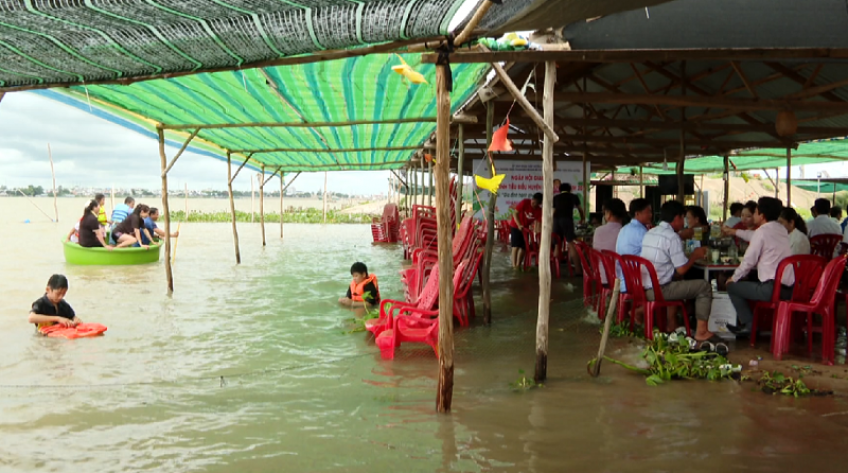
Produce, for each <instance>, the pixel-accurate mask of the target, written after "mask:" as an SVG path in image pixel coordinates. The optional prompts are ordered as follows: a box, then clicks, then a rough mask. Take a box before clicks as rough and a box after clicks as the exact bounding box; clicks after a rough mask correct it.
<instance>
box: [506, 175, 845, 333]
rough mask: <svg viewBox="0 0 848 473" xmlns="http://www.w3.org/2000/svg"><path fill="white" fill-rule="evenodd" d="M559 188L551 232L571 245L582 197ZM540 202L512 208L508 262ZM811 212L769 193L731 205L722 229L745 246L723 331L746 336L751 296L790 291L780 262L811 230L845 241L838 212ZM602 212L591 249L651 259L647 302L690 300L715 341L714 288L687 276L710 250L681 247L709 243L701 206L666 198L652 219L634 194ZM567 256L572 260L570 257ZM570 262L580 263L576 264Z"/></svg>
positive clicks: (700, 325) (673, 321)
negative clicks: (804, 214) (730, 320)
mask: <svg viewBox="0 0 848 473" xmlns="http://www.w3.org/2000/svg"><path fill="white" fill-rule="evenodd" d="M560 190H561V192H560V193H559V194H557V195H556V196H555V197H554V204H553V205H554V208H555V210H554V232H555V233H557V234H560V235H561V237H562V238H563V239H564V240H565V241H567V242H569V243H571V242H573V241H574V239H575V235H574V216H573V209H574V208H577V209H578V210H579V211H580V220H581V221H583V220H584V217H585V216H584V214H583V210H582V208H581V206H580V200H579V198H578V197H577V196H576V195H573V194H571V193H570V192H569V191H570V186H568V184H562V187H561V188H560ZM558 199H559V201H558ZM558 204H559V205H558ZM541 205H542V196H541V194H536V195H534V196H533V198H532V199H525V200H524V201H522V202H520V203H519V204H517V205H516V207H515V213H514V214H513V216H512V218H511V219H510V222H509V223H510V227H511V229H512V230H511V233H510V241H511V246H512V247H513V248H512V262H513V266H516V267H517V266H518V262H519V261H520V259H519V258H520V255H521V253H522V250H523V248H524V238H523V234H522V230H523V229H524V228H527V227H529V228H532V226H533V225H535V224H536V223H537V222H538V221H540V219H541ZM811 210H812V212H813V216H814V218H813V219H812V220H810V221H809V222H805V221H804V220H803V219H802V218H801V217H800V216H799V215H798V213H797V212H796V211H795V210H794V209H793V208H791V207H784V206H783V203H782V202H781V200H779V199H776V198H774V197H761V198H759V200H758V201H756V202H754V201H749V202H747V203H745V204H742V203H734V204H732V205H731V206H730V212H731V215H732V216H731V217H730V218H728V219H727V221H725V222H724V225H723V226H722V228H721V230H722V234H723V235H726V236H732V237H735V240H736V242H738V243H739V244H740V246H742V247H743V248H744V247H745V246H747V249H746V250H745V251H744V256H743V257H742V259H741V261H740V262H739V265H738V267H736V268H735V270H734V271H733V275H732V276H731V277H730V278H729V279H727V281H726V288H727V294H728V296H729V298H730V301H731V303H732V304H733V307H734V309H735V310H736V315H737V322H736V325H735V326H728V329H729V330H731V331H732V332H734V333H735V334H736V336H737V337H747V336H749V335H750V333H751V324H752V322H753V313H752V310H751V306H750V304H749V302H750V301H768V300H771V297H772V294H773V291H774V285H775V284H776V283H777V284H781V286H782V287H781V290H780V293H781V298H782V299H789V298H790V297H791V296H792V287H793V285H794V283H795V275H794V273H793V272H792V269H791V268H789V269H788V270H787V271H785V272H784V274H783V277H782V281H779V282H775V277H776V272H777V268H778V265H779V264H780V262H781V261H782V260H783V259H784V258H787V257H789V256H792V255H798V254H809V253H810V240H809V239H810V238H812V237H814V236H816V235H821V234H829V233H833V234H839V235H843V238H844V241H846V242H848V232H846V231H844V229H843V227H844V226H845V223H848V219H846V221H845V222H843V223H842V225H840V223H839V221H838V218H839V217H840V216H841V215H834V216H833V217H831V210H832V209H831V205H830V202H829V201H828V200H826V199H818V200H816V202H815V206H814V207H813V209H811ZM839 213H840V214H841V210H840V212H839ZM603 217H604V222H605V223H604V224H603V225H601V226H600V227H598V228H596V229H595V232H594V236H593V239H592V247H593V248H594V249H596V250H598V251H602V250H609V251H614V252H615V253H618V254H619V255H622V256H623V255H635V256H641V257H642V258H645V259H646V260H648V261H649V262H650V263H651V264H652V265H653V266H654V269H655V271H656V275H657V282H658V283H659V285H660V287H659V288H654V287H652V282H651V280H650V278H647V277H643V278H642V281H643V286H644V287H645V293H646V297H647V298H648V300H654V298H655V296H654V291H656V290H657V289H659V290H660V291H661V292H662V295H663V298H664V299H665V300H671V301H677V300H682V301H690V300H694V306H695V318H696V320H697V329H696V331H695V334H694V338H695V340H697V341H708V340H712V341H715V340H716V339H715V334H713V333H711V332H710V331H709V330H708V321H709V318H710V313H711V309H712V299H713V295H712V291H713V289H712V286H711V284H710V283H709V282H708V281H707V280H706V279H704V278H703V275H701V276H700V277H690V278H687V277H686V276H687V273H690V270H691V269H692V267H693V266H694V265H695V264H696V263H697V262H699V261H702V260H704V259H705V257H706V255H707V251H708V247H707V245H706V244H700V245H699V246H700V247H697V248H695V249H693V251H692V252H691V253H689V254H688V255H687V254H686V252H685V251H684V241H685V240H691V239H694V238H695V237H696V236H699V238H700V239H701V243H706V241H707V239H708V238H709V235H710V225H709V223H708V221H707V216H706V213H705V212H704V209H703V208H701V207H698V206H684V205H683V204H682V203H680V202H678V201H675V200H671V201H667V202H665V203H664V204H663V205H662V206H661V207H660V209H659V222H658V223H657V224H654V209H653V208H652V206H651V204H650V202H649V201H648V200H646V199H642V198H637V199H633V200H632V201H631V202H630V208H629V213H628V212H627V211H626V207H625V204H624V202H623V201H622V200H620V199H616V198H613V199H609V200H607V201H606V202H605V203H604V205H603ZM568 246H569V253H572V247H573V245H568ZM696 246H698V245H696ZM569 258H570V259H571V260H572V261H574V262H575V263H576V261H575V260H576V259H575V258H572V255H569ZM575 266H576V267H579V264H576V265H575ZM643 274H644V273H643ZM616 276H617V278H618V279H619V280H620V281H621V286H620V287H621V292H623V293H626V292H627V287H626V284H625V282H624V275H623V274H622V270H621V268H620V267H616ZM690 276H691V273H690ZM667 317H668V320H667V326H668V327H669V328H670V329H673V328H674V327H677V326H678V323H677V312H676V311H674V310H669V311H668V315H667Z"/></svg>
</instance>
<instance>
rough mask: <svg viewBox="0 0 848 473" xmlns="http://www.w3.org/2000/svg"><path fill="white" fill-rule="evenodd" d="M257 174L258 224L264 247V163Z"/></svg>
mask: <svg viewBox="0 0 848 473" xmlns="http://www.w3.org/2000/svg"><path fill="white" fill-rule="evenodd" d="M260 167H261V168H262V174H259V224H260V225H261V226H262V247H263V248H264V247H265V165H264V164H263V165H262V166H260Z"/></svg>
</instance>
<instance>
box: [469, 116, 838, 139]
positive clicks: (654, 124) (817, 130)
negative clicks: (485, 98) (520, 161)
mask: <svg viewBox="0 0 848 473" xmlns="http://www.w3.org/2000/svg"><path fill="white" fill-rule="evenodd" d="M510 122H511V123H513V124H515V122H513V121H512V120H510ZM556 124H557V125H560V126H572V127H582V126H585V127H587V128H598V127H602V128H639V129H653V130H658V131H662V130H680V129H683V130H687V131H689V130H700V131H708V130H714V131H727V132H733V131H739V132H769V131H774V124H773V123H763V124H760V125H757V124H749V123H739V124H736V123H708V122H699V121H693V120H691V119H689V120H687V121H686V122H680V121H659V120H630V119H614V120H613V119H601V118H596V119H593V118H590V119H586V120H585V121H584V120H583V119H582V118H561V117H557V118H556ZM469 128H470V127H466V131H469V130H468V129H469ZM478 130H479V131H482V128H471V130H470V131H472V132H478ZM808 133H809V134H832V135H831V136H845V135H848V127H831V126H799V127H798V131H797V133H796V135H801V134H808ZM569 136H570V135H569Z"/></svg>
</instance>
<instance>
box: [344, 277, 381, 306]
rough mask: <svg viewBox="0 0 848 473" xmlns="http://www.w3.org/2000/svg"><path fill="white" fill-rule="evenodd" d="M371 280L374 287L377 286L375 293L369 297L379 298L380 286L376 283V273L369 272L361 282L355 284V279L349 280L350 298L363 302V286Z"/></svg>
mask: <svg viewBox="0 0 848 473" xmlns="http://www.w3.org/2000/svg"><path fill="white" fill-rule="evenodd" d="M369 282H373V283H374V287H376V288H377V294H372V295H371V296H372V297H371V298H372V299H375V300H379V299H380V286H379V285H378V284H377V275H376V274H369V275H368V277H367V278H365V279H363V280H362V282H361V283H359V284H356V282H355V281H351V282H350V299H351V300H352V301H354V302H363V301H364V299H363V298H362V295H363V294H364V293H365V286H366V285H367V284H368V283H369Z"/></svg>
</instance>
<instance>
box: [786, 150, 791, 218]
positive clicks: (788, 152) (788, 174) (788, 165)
mask: <svg viewBox="0 0 848 473" xmlns="http://www.w3.org/2000/svg"><path fill="white" fill-rule="evenodd" d="M786 206H787V207H792V148H791V147H789V146H787V147H786Z"/></svg>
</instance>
